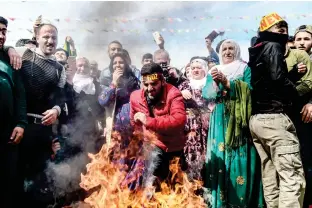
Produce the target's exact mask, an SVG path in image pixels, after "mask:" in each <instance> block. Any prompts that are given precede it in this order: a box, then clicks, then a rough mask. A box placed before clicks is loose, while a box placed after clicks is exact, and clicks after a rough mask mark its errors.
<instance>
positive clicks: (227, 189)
mask: <svg viewBox="0 0 312 208" xmlns="http://www.w3.org/2000/svg"><path fill="white" fill-rule="evenodd" d="M220 63H221V64H220V65H217V66H215V67H213V68H212V69H211V70H210V73H209V75H208V77H207V81H206V85H205V87H204V88H203V91H202V96H203V97H204V98H205V99H206V100H208V102H209V103H210V106H213V107H212V114H211V116H210V123H209V125H210V128H209V132H208V138H207V148H206V149H207V153H206V161H205V175H204V183H205V187H206V188H207V189H208V193H209V196H210V197H208V198H209V199H210V200H209V202H208V203H209V204H210V205H211V207H213V208H223V207H224V208H225V207H226V208H232V207H233V208H243V207H250V208H258V207H264V200H263V193H262V184H261V170H260V163H259V162H260V161H259V158H258V155H257V151H256V149H255V148H254V146H253V144H252V140H251V137H250V135H249V129H248V122H249V118H250V113H251V97H250V90H251V86H250V78H251V76H250V68H249V67H248V65H247V64H246V63H245V62H243V61H242V60H241V55H240V48H239V45H238V44H237V43H236V42H234V41H233V40H225V41H224V42H223V43H222V45H221V47H220ZM211 104H212V105H211Z"/></svg>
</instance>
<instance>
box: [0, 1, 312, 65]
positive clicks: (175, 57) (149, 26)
mask: <svg viewBox="0 0 312 208" xmlns="http://www.w3.org/2000/svg"><path fill="white" fill-rule="evenodd" d="M310 5H311V3H310V2H271V1H262V2H255V1H252V2H233V1H232V2H211V1H210V2H195V1H194V2H126V3H125V2H109V3H107V2H106V3H103V2H68V1H57V2H55V1H49V2H6V3H2V5H1V15H3V16H4V17H13V18H16V19H15V20H14V21H11V20H10V22H9V30H10V33H9V34H8V39H7V44H11V45H14V44H15V42H16V41H17V40H18V39H19V38H30V36H31V35H30V33H29V32H28V31H27V29H31V27H32V22H31V21H30V20H29V19H32V20H34V19H35V18H36V17H37V16H38V15H40V14H43V18H44V19H47V20H50V21H51V22H52V23H54V24H55V25H56V26H57V27H58V28H59V46H61V45H62V44H63V40H64V39H65V36H67V35H70V36H72V37H73V38H74V40H75V42H76V44H77V49H78V52H79V54H80V55H81V56H86V57H88V58H89V59H94V60H97V61H98V62H99V64H100V67H101V68H104V67H105V66H107V65H108V64H109V60H108V57H107V43H109V42H110V41H112V40H115V39H116V40H120V41H121V42H122V44H123V45H124V48H126V49H127V50H128V51H129V52H130V55H131V58H132V60H133V64H135V65H137V66H138V67H141V64H140V60H141V57H142V55H143V54H144V53H148V52H150V53H153V52H154V51H155V50H156V49H157V46H156V45H155V43H154V41H153V37H152V32H151V31H148V30H158V31H160V32H161V34H162V35H163V36H164V38H165V41H166V49H167V50H168V51H169V53H170V55H171V59H172V65H174V66H177V67H182V66H183V65H185V64H186V63H187V62H188V60H189V59H190V58H191V57H192V56H196V55H205V56H206V55H207V50H206V48H205V43H204V37H205V36H207V35H208V34H209V33H210V32H211V31H212V30H213V29H215V28H224V29H227V30H228V31H226V33H225V35H224V37H223V38H231V39H234V40H236V41H237V42H238V43H239V44H240V46H241V50H242V56H243V58H244V59H245V60H248V51H247V48H248V46H249V42H250V38H251V37H252V36H254V35H255V31H256V29H257V28H258V25H259V22H260V19H259V18H258V19H256V17H261V16H263V15H265V14H268V13H271V12H277V13H278V14H280V15H281V16H284V15H286V16H287V19H286V20H287V21H288V23H289V25H290V34H292V33H293V32H294V29H295V28H296V27H298V26H300V25H302V24H309V23H311V24H312V22H311V20H312V15H309V13H310V8H311V6H310ZM43 12H44V13H43ZM303 14H308V16H307V17H304V16H302V15H303ZM292 15H293V16H292ZM298 15H301V16H298ZM111 16H114V17H116V18H120V17H125V18H127V19H131V18H133V19H138V18H139V19H141V18H143V19H148V21H147V22H146V21H144V20H143V21H142V20H141V21H133V22H127V23H115V22H110V21H109V22H105V21H104V18H105V17H111ZM209 16H212V17H214V18H213V19H209V18H208V17H209ZM67 17H70V21H69V22H66V21H64V19H66V18H67ZM151 17H153V18H161V17H166V18H168V17H170V18H181V20H182V21H181V22H179V21H173V22H169V21H168V20H167V19H165V20H159V21H157V22H155V21H151ZM194 17H196V18H195V19H194ZM199 17H204V18H206V19H204V20H200V19H199ZM216 17H219V19H218V18H216ZM230 17H235V18H230ZM238 17H243V19H239V18H238ZM184 18H187V19H188V20H185V19H184ZM55 19H60V21H59V22H57V21H55ZM94 19H99V22H98V23H96V22H95V21H87V20H94ZM47 20H45V21H47ZM80 20H81V21H80ZM164 28H165V29H166V30H165V31H163V29H164ZM103 29H106V30H113V29H115V30H118V31H120V30H121V29H124V30H135V29H136V30H139V31H140V33H139V34H136V33H134V32H130V33H129V32H95V31H101V30H103ZM168 29H174V30H175V31H177V30H183V31H184V32H181V33H174V34H172V33H170V32H169V31H168ZM186 29H189V30H190V32H188V33H187V32H185V30H186ZM193 29H195V31H193ZM245 29H247V30H248V33H246V32H245V31H244V30H245ZM87 30H89V31H87ZM90 31H93V33H92V32H90ZM147 31H148V32H147ZM218 41H220V38H218V39H217V40H216V41H215V42H218ZM213 45H214V46H215V45H216V43H214V44H213Z"/></svg>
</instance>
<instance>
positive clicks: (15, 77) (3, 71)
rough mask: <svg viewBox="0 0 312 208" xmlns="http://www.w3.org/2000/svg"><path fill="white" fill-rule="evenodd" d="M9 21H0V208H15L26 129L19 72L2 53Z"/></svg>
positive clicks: (24, 104)
mask: <svg viewBox="0 0 312 208" xmlns="http://www.w3.org/2000/svg"><path fill="white" fill-rule="evenodd" d="M7 26H8V21H7V20H6V19H5V18H3V17H0V86H1V87H0V100H1V102H0V118H1V119H0V164H1V171H0V178H2V183H1V189H0V205H1V207H4V208H15V207H16V208H17V207H18V206H17V204H15V203H16V199H17V198H18V197H19V196H18V195H17V181H18V169H17V167H18V166H17V164H18V148H19V145H18V144H19V143H20V141H21V140H22V138H23V136H24V129H25V127H26V125H27V116H26V98H25V89H24V85H23V82H22V79H21V75H20V73H21V72H20V71H17V70H14V69H13V68H12V67H11V66H10V58H9V56H8V54H7V53H6V52H4V51H3V50H2V48H3V45H4V43H5V41H6V34H7Z"/></svg>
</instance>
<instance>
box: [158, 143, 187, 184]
mask: <svg viewBox="0 0 312 208" xmlns="http://www.w3.org/2000/svg"><path fill="white" fill-rule="evenodd" d="M158 151H159V152H160V154H159V155H158V164H157V166H156V169H155V170H154V176H156V177H157V178H158V179H159V181H160V182H161V181H164V180H166V179H167V178H168V177H170V175H171V172H170V170H169V165H170V161H171V160H173V159H174V158H175V157H178V158H179V164H180V166H181V169H182V170H183V171H185V170H186V169H187V163H186V160H185V156H184V153H183V150H181V151H177V152H165V151H163V150H162V149H160V148H158Z"/></svg>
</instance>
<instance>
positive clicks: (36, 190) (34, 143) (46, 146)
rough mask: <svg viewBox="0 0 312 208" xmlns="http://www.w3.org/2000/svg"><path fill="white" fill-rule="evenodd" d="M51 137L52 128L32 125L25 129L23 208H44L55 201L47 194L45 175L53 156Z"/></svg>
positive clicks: (21, 179)
mask: <svg viewBox="0 0 312 208" xmlns="http://www.w3.org/2000/svg"><path fill="white" fill-rule="evenodd" d="M51 136H52V128H51V126H43V125H41V124H34V123H30V124H28V126H27V128H26V129H25V132H24V138H23V139H22V142H21V144H20V152H19V153H20V154H19V156H20V157H19V176H20V177H19V191H20V193H21V196H22V199H21V203H22V205H23V207H33V208H37V207H38V208H39V207H40V208H43V207H46V204H49V203H51V199H53V197H51V196H50V195H49V194H50V193H49V192H47V190H48V189H46V188H47V187H48V184H47V180H46V177H45V173H44V171H45V168H46V165H47V162H48V160H49V159H50V158H51V155H52V137H51ZM25 181H26V182H27V183H25V184H27V185H25V184H24V182H25ZM28 182H30V183H28ZM24 185H25V186H24ZM21 207H22V206H21Z"/></svg>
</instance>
